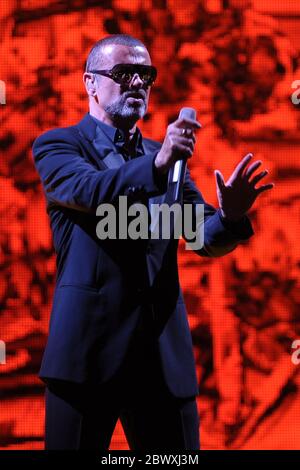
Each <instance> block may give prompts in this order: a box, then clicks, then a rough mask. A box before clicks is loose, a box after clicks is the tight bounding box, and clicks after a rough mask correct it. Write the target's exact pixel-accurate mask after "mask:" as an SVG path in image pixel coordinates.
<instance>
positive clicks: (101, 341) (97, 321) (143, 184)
mask: <svg viewBox="0 0 300 470" xmlns="http://www.w3.org/2000/svg"><path fill="white" fill-rule="evenodd" d="M160 147H161V144H160V143H159V142H155V141H153V140H150V139H146V138H144V139H143V148H144V155H141V156H138V157H137V158H134V159H132V160H130V161H128V162H125V161H124V159H123V157H122V155H121V154H120V153H119V150H118V148H117V147H116V146H115V145H114V143H113V142H112V140H111V139H110V138H109V137H108V135H107V134H106V133H105V132H104V131H103V129H101V128H100V127H99V126H97V124H96V122H95V121H94V120H93V119H92V118H91V117H90V115H89V114H87V115H86V116H85V117H84V118H83V119H82V121H80V122H79V124H78V125H75V126H71V127H67V128H58V129H53V130H50V131H48V132H46V133H44V134H42V135H41V136H39V137H38V138H37V139H36V140H35V142H34V145H33V155H34V162H35V165H36V169H37V171H38V173H39V175H40V178H41V181H42V184H43V188H44V192H45V196H46V200H47V211H48V213H49V216H50V220H51V228H52V232H53V240H54V246H55V250H56V253H57V281H56V287H55V293H54V298H53V307H52V313H51V319H50V328H49V337H48V342H47V345H46V349H45V352H44V356H43V361H42V365H41V369H40V373H39V376H40V377H41V378H42V379H43V380H45V381H46V380H47V379H63V380H68V381H73V382H77V383H82V382H85V381H94V380H95V381H97V382H98V383H101V382H104V381H106V380H108V379H109V378H111V377H112V375H113V374H114V373H115V372H116V371H117V369H118V367H119V366H120V365H121V363H122V361H123V359H124V356H125V353H126V351H127V348H128V345H129V341H130V339H131V337H132V335H133V332H134V330H135V328H136V326H137V323H138V320H139V317H140V316H141V315H146V314H147V315H149V314H150V313H149V312H151V315H153V318H154V320H155V331H156V335H157V341H158V350H159V355H160V359H161V365H162V370H163V374H164V377H165V380H166V383H167V385H168V387H169V389H170V390H171V392H172V393H173V394H174V395H175V396H178V397H185V396H192V395H196V394H198V384H197V378H196V371H195V359H194V354H193V345H192V339H191V332H190V329H189V324H188V320H187V314H186V308H185V305H184V300H183V296H182V292H181V289H180V285H179V280H178V269H177V245H178V240H177V239H174V238H173V239H171V240H163V239H160V240H151V239H150V240H118V239H117V240H100V239H98V238H97V236H96V224H97V223H98V222H99V218H98V217H96V216H95V211H96V208H97V206H98V205H99V204H100V203H102V202H110V203H114V204H115V203H116V201H117V200H118V196H119V195H127V196H128V197H131V202H132V201H133V202H134V200H147V201H148V202H149V204H151V203H153V202H155V203H161V202H164V201H166V200H167V198H166V196H167V185H166V184H165V181H164V180H161V181H160V180H159V178H157V175H156V174H155V172H154V165H153V161H154V158H155V156H156V154H157V153H158V151H159V149H160ZM183 202H184V203H192V204H196V203H198V204H199V203H204V204H205V224H204V227H205V235H204V246H203V247H202V248H201V249H200V250H198V251H197V253H198V254H199V255H200V256H222V255H225V254H226V253H228V252H230V251H232V250H233V249H234V248H235V247H236V246H237V245H238V243H240V242H241V241H242V240H246V239H247V238H249V237H250V236H251V235H252V234H253V230H252V227H251V223H250V221H249V219H248V217H246V216H245V217H244V218H243V219H242V221H241V222H239V223H235V224H229V225H228V223H226V221H224V220H223V218H222V217H221V215H220V210H219V209H218V210H216V209H215V208H214V207H213V206H211V205H209V204H207V203H206V202H205V201H204V200H203V197H202V195H201V193H200V192H199V191H198V189H197V188H196V186H195V184H194V183H193V182H192V180H191V178H190V174H189V172H187V174H186V179H185V184H184V189H183ZM145 306H148V307H147V308H146V307H145ZM149 306H150V308H149Z"/></svg>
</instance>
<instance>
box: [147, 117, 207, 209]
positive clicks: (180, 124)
mask: <svg viewBox="0 0 300 470" xmlns="http://www.w3.org/2000/svg"><path fill="white" fill-rule="evenodd" d="M200 128H201V124H200V122H198V121H197V120H196V111H195V110H194V109H193V108H182V109H181V111H180V113H179V117H178V119H177V120H176V121H175V122H173V123H171V124H170V125H169V126H168V128H167V133H166V136H165V139H164V142H163V145H162V147H161V149H160V151H159V153H158V154H157V156H156V158H155V162H154V163H155V166H156V168H157V169H158V171H159V172H161V173H167V172H168V171H169V170H170V173H169V185H170V186H172V187H173V189H174V201H178V200H179V198H180V192H181V188H182V185H183V181H184V174H185V168H186V160H187V159H188V158H191V156H192V155H193V152H194V147H195V142H196V137H195V131H196V130H198V129H200Z"/></svg>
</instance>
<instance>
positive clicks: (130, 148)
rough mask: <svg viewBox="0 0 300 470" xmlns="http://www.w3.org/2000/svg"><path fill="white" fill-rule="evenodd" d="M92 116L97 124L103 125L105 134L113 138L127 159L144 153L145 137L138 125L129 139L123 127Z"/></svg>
mask: <svg viewBox="0 0 300 470" xmlns="http://www.w3.org/2000/svg"><path fill="white" fill-rule="evenodd" d="M90 116H91V118H92V119H94V121H95V122H96V123H97V126H99V127H101V128H102V129H103V131H104V132H105V134H106V135H108V136H109V137H110V138H111V140H112V142H113V143H114V144H115V146H116V147H117V148H118V149H119V151H120V153H121V154H122V155H123V157H124V159H125V160H130V159H131V158H135V157H140V156H141V155H144V153H145V152H144V147H143V137H142V134H141V131H140V130H139V128H138V127H136V130H135V133H134V135H133V137H132V138H131V139H130V140H129V141H128V140H126V136H125V132H124V131H123V130H122V129H118V128H117V127H114V126H111V125H109V124H105V123H104V122H102V121H100V120H99V119H97V118H95V117H94V116H92V115H90Z"/></svg>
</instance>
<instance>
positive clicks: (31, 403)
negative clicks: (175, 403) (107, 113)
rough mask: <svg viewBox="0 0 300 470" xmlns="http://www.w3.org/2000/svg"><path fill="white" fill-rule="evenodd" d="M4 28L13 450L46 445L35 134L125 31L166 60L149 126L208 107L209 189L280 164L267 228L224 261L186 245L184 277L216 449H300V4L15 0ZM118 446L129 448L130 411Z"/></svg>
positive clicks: (205, 430)
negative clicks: (234, 174)
mask: <svg viewBox="0 0 300 470" xmlns="http://www.w3.org/2000/svg"><path fill="white" fill-rule="evenodd" d="M0 29H1V44H0V57H1V64H0V79H1V86H0V93H1V97H0V98H1V100H0V102H1V104H0V118H1V125H0V148H1V159H0V201H1V206H0V212H1V230H0V260H1V261H0V262H1V272H0V276H1V277H0V303H1V311H0V340H1V342H0V359H1V361H0V362H1V364H0V394H1V405H0V447H1V449H42V448H43V426H44V411H43V400H44V395H43V394H44V386H43V384H42V382H41V381H40V380H39V379H38V378H37V371H38V368H39V364H40V360H41V355H42V351H43V348H44V345H45V341H46V337H47V329H48V321H49V312H50V308H51V299H52V292H53V286H54V276H55V257H54V251H53V246H52V241H51V234H50V230H49V221H48V217H47V214H46V211H45V201H44V197H43V194H42V190H41V185H40V182H39V179H38V175H37V173H36V171H35V169H34V166H33V161H32V155H31V145H32V142H33V140H34V139H35V138H36V137H37V136H38V135H39V134H41V133H42V132H44V131H46V130H47V129H50V128H53V127H59V126H69V125H72V124H74V123H76V122H78V121H79V120H80V119H81V118H82V116H83V115H84V113H86V112H87V110H88V107H87V96H86V93H85V89H84V87H83V83H82V72H83V67H84V62H85V59H86V57H87V54H88V51H89V50H90V48H91V47H92V45H93V44H94V43H95V41H97V40H98V39H100V38H102V37H103V36H105V35H107V34H111V33H129V34H132V35H134V36H136V37H138V38H140V39H141V40H143V41H144V42H145V44H146V45H147V46H148V48H149V51H150V54H151V57H152V62H153V64H155V65H156V67H157V68H158V79H157V81H156V83H155V85H154V87H153V89H152V92H151V98H150V106H149V110H148V114H147V115H146V116H145V118H144V120H143V122H140V129H141V130H142V132H143V134H144V135H145V136H149V137H150V138H152V139H157V140H159V141H162V139H163V138H164V134H165V131H166V127H167V125H168V123H170V122H172V121H174V120H175V119H176V117H177V116H178V112H179V110H180V108H181V107H183V106H191V107H194V108H195V109H197V111H198V116H199V120H200V121H201V122H202V124H203V129H202V130H201V132H200V133H199V134H198V142H197V147H196V151H195V154H194V157H193V159H192V161H191V162H190V168H191V172H192V176H193V178H194V179H195V181H196V183H197V185H198V187H199V189H200V190H201V191H202V193H203V195H204V196H205V198H206V200H207V201H208V202H210V203H212V204H217V200H216V188H215V181H214V174H213V170H214V169H219V170H221V171H222V172H223V173H224V174H225V176H226V177H228V175H229V174H230V173H231V171H232V169H233V168H234V166H235V164H236V163H237V162H238V161H239V160H240V159H241V157H242V156H243V155H245V154H246V153H247V152H249V151H251V152H253V153H254V156H255V158H256V159H259V158H262V159H263V161H264V167H265V168H268V169H269V171H270V173H271V174H272V180H273V181H275V184H276V187H275V189H274V190H272V192H267V193H266V194H264V195H263V196H261V197H260V199H259V200H258V201H257V203H256V204H255V206H254V207H253V209H252V210H251V212H250V217H251V220H252V222H253V226H254V230H255V236H254V237H252V238H251V240H250V241H249V242H248V243H246V244H245V245H243V246H240V247H239V248H238V249H237V250H236V251H235V252H234V253H232V254H230V255H228V256H226V257H224V258H219V259H207V258H199V257H197V256H196V255H195V254H193V253H191V252H188V251H186V250H185V249H184V245H183V243H180V249H179V263H180V275H181V282H182V287H183V290H184V295H185V300H186V304H187V307H188V313H189V322H190V327H191V329H192V335H193V341H194V353H195V358H196V360H197V371H198V379H199V388H200V396H199V399H198V406H199V412H200V417H201V430H200V435H201V443H202V448H203V449H299V448H300V395H299V386H300V373H299V371H300V365H298V362H299V358H300V354H298V353H297V349H293V346H295V347H296V348H297V343H294V342H295V341H296V340H297V339H300V321H299V319H300V290H299V268H300V260H299V251H300V245H299V235H300V231H299V215H300V185H299V173H300V163H299V162H300V160H299V153H300V152H299V149H300V140H299V138H300V134H299V130H300V120H299V116H300V114H299V104H298V101H299V98H300V90H299V93H298V92H297V87H298V88H299V85H300V81H299V82H298V83H297V82H295V81H296V80H297V79H298V80H300V70H299V68H298V67H299V61H298V57H299V45H300V32H299V31H300V8H299V2H297V1H292V0H290V1H289V2H279V1H275V0H260V1H251V0H249V1H248V0H223V1H221V0H195V1H192V2H187V1H186V0H169V1H167V0H142V1H139V0H129V1H128V0H126V1H119V0H103V1H95V0H76V1H71V0H48V1H47V0H2V1H1V9H0ZM294 82H295V83H294ZM293 83H294V88H292V84H293ZM298 96H299V98H298ZM269 180H270V178H269ZM5 347H6V351H5ZM298 347H299V346H298ZM5 352H6V358H5V354H4V353H5ZM298 352H299V351H298ZM293 353H294V354H293ZM5 359H6V360H5ZM111 449H128V446H127V443H126V439H125V437H124V434H123V430H122V427H121V425H120V423H119V422H118V425H117V427H116V429H115V433H114V436H113V440H112V443H111Z"/></svg>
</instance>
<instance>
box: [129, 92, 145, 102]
mask: <svg viewBox="0 0 300 470" xmlns="http://www.w3.org/2000/svg"><path fill="white" fill-rule="evenodd" d="M129 98H131V99H132V100H134V101H144V97H143V96H142V95H141V94H140V93H131V94H130V95H127V97H126V99H129Z"/></svg>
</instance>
